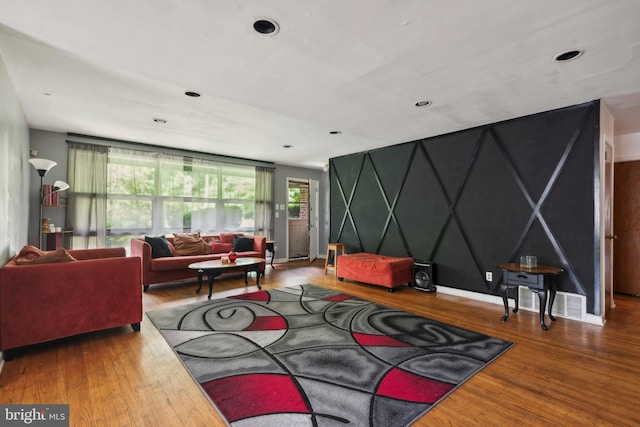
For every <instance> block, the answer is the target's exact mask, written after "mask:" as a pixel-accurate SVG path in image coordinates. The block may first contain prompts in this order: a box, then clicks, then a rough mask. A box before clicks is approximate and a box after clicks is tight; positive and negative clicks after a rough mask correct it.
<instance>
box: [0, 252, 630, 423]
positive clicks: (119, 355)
mask: <svg viewBox="0 0 640 427" xmlns="http://www.w3.org/2000/svg"><path fill="white" fill-rule="evenodd" d="M249 283H250V285H249V286H247V287H245V285H244V282H243V280H242V278H241V277H240V276H229V275H227V276H222V278H221V280H217V281H216V284H215V286H214V298H216V297H224V296H229V295H235V294H239V293H245V292H253V291H255V290H257V288H256V287H255V286H252V285H251V279H250V282H249ZM261 283H262V284H263V287H264V288H265V289H271V288H278V287H283V286H290V285H297V284H302V283H313V284H316V285H319V286H324V287H329V288H332V289H336V290H340V291H344V292H347V293H350V294H352V295H355V296H359V297H363V298H366V299H369V300H372V301H376V302H379V303H383V304H386V305H389V306H393V307H397V308H399V309H402V310H405V311H409V312H413V313H416V314H419V315H423V316H426V317H430V318H432V319H435V320H439V321H443V322H446V323H449V324H452V325H456V326H459V327H463V328H467V329H471V330H474V331H476V332H481V333H484V334H487V335H491V336H494V337H497V338H502V339H504V340H508V341H512V342H514V343H515V346H513V347H512V348H511V349H510V350H509V351H507V352H506V353H505V354H504V355H502V356H501V357H500V358H498V359H497V360H496V361H494V362H493V363H491V364H490V365H489V366H488V367H486V368H485V369H484V370H482V371H481V372H480V373H478V374H477V375H475V376H474V377H472V378H471V379H470V380H469V381H467V382H466V383H465V384H463V385H462V386H461V387H460V388H459V389H457V390H456V391H454V392H453V393H452V394H451V395H450V396H449V397H447V398H446V399H445V400H444V401H443V402H442V403H440V404H438V405H437V406H436V407H434V408H433V409H432V410H431V411H429V412H428V413H427V414H426V415H425V416H424V417H422V418H421V419H420V420H419V421H418V422H417V423H416V424H415V425H417V426H427V425H430V426H433V425H452V426H475V425H481V426H492V425H495V426H498V425H499V426H504V425H520V426H529V425H543V424H555V425H563V426H568V425H576V426H583V425H598V426H608V425H611V426H622V425H640V411H638V408H640V393H639V389H638V386H639V384H640V381H639V379H640V337H639V335H640V334H639V328H640V298H634V297H628V296H623V295H616V305H617V307H616V308H615V309H614V310H612V312H611V314H610V316H609V319H608V322H607V324H606V325H605V326H604V327H601V326H595V325H588V324H583V323H579V322H575V321H571V320H566V319H562V318H559V319H558V321H556V322H553V323H551V324H550V326H549V331H548V332H543V331H542V330H541V329H540V326H539V324H538V321H537V315H536V314H534V313H531V312H527V311H520V312H519V313H517V314H516V315H513V314H512V315H511V316H510V317H509V321H508V322H506V323H502V322H501V321H500V317H501V315H502V314H503V313H502V310H503V309H502V307H501V306H499V305H494V304H489V303H484V302H477V301H472V300H468V299H464V298H460V297H455V296H450V295H445V294H441V293H434V294H428V293H423V292H418V291H415V290H413V289H411V288H408V287H402V288H400V289H398V290H396V292H394V293H392V294H390V293H388V292H386V291H385V290H384V289H382V288H379V287H376V286H369V285H364V284H358V283H354V282H348V281H345V282H340V281H338V280H336V279H335V278H334V277H333V276H325V275H324V261H316V262H315V263H314V264H313V265H309V264H308V263H307V262H295V263H289V264H279V265H278V264H277V265H276V268H275V270H272V269H271V268H270V267H268V270H267V275H266V277H265V278H264V279H262V280H261ZM195 287H196V284H195V282H191V283H182V284H167V285H155V286H152V287H151V289H150V290H149V292H148V293H145V294H144V311H151V310H156V309H160V308H164V307H169V306H175V305H181V304H185V303H189V302H195V301H204V300H206V298H207V297H206V293H202V294H195V292H194V291H195ZM257 398H259V391H257ZM0 402H1V403H19V404H26V403H31V404H53V403H68V404H69V405H70V418H71V425H72V426H214V425H224V421H223V420H222V418H221V417H220V416H219V415H218V413H217V412H216V410H215V409H214V407H213V406H212V405H211V404H210V403H209V401H208V400H207V398H206V397H205V396H204V394H203V393H202V392H201V391H200V389H199V387H198V386H197V385H196V383H195V382H194V381H193V379H192V378H191V376H190V375H189V374H188V373H187V371H186V370H185V369H184V368H183V367H182V365H181V363H180V362H179V361H178V358H177V357H176V356H175V355H174V354H173V351H172V350H171V349H170V348H169V346H168V345H167V343H166V342H165V341H164V339H163V338H162V336H161V335H160V333H159V332H158V331H157V330H156V329H155V327H154V326H153V325H152V324H151V322H150V321H149V320H148V319H147V318H146V316H145V318H144V319H143V322H142V330H141V332H140V333H134V332H132V330H131V328H130V327H121V328H116V329H112V330H109V331H106V332H101V333H95V334H88V335H84V336H81V337H74V338H71V339H66V340H61V341H57V342H54V343H48V344H44V345H38V346H34V347H31V348H29V349H28V350H25V351H24V352H22V353H21V354H20V355H19V356H18V358H16V359H15V360H13V361H11V362H6V363H5V364H4V367H3V370H2V373H1V374H0Z"/></svg>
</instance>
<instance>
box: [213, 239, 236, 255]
mask: <svg viewBox="0 0 640 427" xmlns="http://www.w3.org/2000/svg"><path fill="white" fill-rule="evenodd" d="M232 250H233V243H222V242H212V243H211V253H212V254H226V253H229V252H231V251H232Z"/></svg>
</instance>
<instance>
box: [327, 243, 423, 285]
mask: <svg viewBox="0 0 640 427" xmlns="http://www.w3.org/2000/svg"><path fill="white" fill-rule="evenodd" d="M413 261H414V260H413V258H410V257H391V256H385V255H377V254H370V253H366V252H360V253H355V254H348V255H340V256H339V257H338V259H337V274H336V276H337V277H338V280H340V281H342V280H343V279H349V280H354V281H357V282H363V283H369V284H371V285H378V286H384V287H386V288H389V292H393V288H397V287H398V286H400V285H402V284H404V283H411V282H412V281H413Z"/></svg>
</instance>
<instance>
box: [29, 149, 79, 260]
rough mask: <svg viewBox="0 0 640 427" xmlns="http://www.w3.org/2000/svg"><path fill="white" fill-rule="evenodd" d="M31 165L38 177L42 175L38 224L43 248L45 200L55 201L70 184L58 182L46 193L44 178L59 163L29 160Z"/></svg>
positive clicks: (40, 244)
mask: <svg viewBox="0 0 640 427" xmlns="http://www.w3.org/2000/svg"><path fill="white" fill-rule="evenodd" d="M29 163H31V164H32V165H33V167H34V168H35V169H36V171H37V172H38V175H40V220H39V221H38V224H39V226H38V230H39V233H38V247H39V248H41V247H42V231H43V227H44V223H43V222H42V207H43V206H44V202H45V200H49V197H51V200H53V196H54V195H56V196H57V193H58V192H60V191H64V190H66V189H67V188H69V184H67V183H66V182H64V181H56V182H54V183H53V187H51V189H50V190H49V191H48V192H46V193H45V185H44V177H45V175H46V174H47V172H49V171H50V170H51V168H53V167H54V166H55V165H57V163H56V162H54V161H53V160H47V159H29ZM47 187H48V186H47ZM56 200H57V197H56ZM48 206H52V205H48ZM56 206H57V205H56Z"/></svg>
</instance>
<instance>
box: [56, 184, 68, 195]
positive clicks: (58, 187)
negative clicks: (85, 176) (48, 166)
mask: <svg viewBox="0 0 640 427" xmlns="http://www.w3.org/2000/svg"><path fill="white" fill-rule="evenodd" d="M68 188H69V184H67V183H66V182H64V181H56V182H54V183H53V193H55V192H56V191H64V190H66V189H68Z"/></svg>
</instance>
